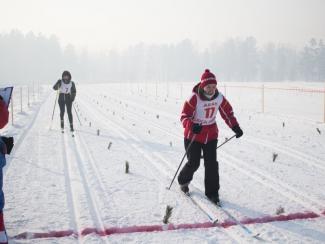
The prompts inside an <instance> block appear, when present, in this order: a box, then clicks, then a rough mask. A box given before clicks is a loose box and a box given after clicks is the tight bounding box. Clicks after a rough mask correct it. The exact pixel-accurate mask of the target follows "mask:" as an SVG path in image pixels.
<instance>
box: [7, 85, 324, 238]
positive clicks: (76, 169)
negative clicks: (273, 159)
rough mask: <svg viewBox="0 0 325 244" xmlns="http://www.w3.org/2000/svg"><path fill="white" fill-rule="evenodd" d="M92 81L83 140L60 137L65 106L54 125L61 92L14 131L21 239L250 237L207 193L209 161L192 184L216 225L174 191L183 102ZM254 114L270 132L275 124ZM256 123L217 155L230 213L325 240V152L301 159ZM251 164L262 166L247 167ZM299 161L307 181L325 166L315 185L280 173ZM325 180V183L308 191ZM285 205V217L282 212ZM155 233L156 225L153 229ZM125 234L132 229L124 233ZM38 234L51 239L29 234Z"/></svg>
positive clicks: (251, 224)
mask: <svg viewBox="0 0 325 244" xmlns="http://www.w3.org/2000/svg"><path fill="white" fill-rule="evenodd" d="M92 87H94V89H90V87H89V86H80V89H79V91H78V97H77V99H76V102H77V103H76V108H77V110H78V112H79V115H80V119H81V120H82V124H83V126H82V127H81V126H80V125H79V122H78V120H77V117H76V116H75V114H74V121H75V127H76V133H75V137H74V138H72V137H71V134H70V132H69V131H68V130H66V131H65V133H64V134H61V132H60V130H59V117H58V111H56V113H55V120H54V122H53V126H52V128H53V129H52V130H49V125H50V118H51V113H52V109H53V101H54V99H55V94H54V93H51V95H50V96H47V98H46V99H45V100H44V102H42V103H40V104H39V107H35V108H34V113H33V114H31V115H30V116H29V117H28V119H26V126H24V127H21V128H15V127H10V128H9V129H8V132H10V131H11V132H12V133H14V134H16V135H17V137H18V138H19V139H18V143H17V144H18V145H17V144H16V146H15V149H14V150H15V151H14V152H13V155H12V156H10V157H9V158H8V167H7V168H6V176H5V182H4V190H5V194H6V208H5V220H6V226H7V232H8V234H9V236H10V237H14V236H16V237H17V239H11V241H12V242H13V243H26V241H28V243H30V242H35V243H48V242H53V243H105V242H107V243H108V242H109V243H121V242H123V243H128V242H131V243H132V242H141V243H152V242H155V243H166V242H167V243H170V242H178V243H182V242H184V243H209V242H210V243H218V242H219V243H224V242H230V243H242V242H247V243H250V242H251V241H252V239H251V238H249V237H247V236H246V235H245V234H244V233H243V231H242V230H241V228H240V227H239V226H237V225H236V223H234V222H233V221H231V220H230V219H229V218H227V216H226V215H224V214H223V213H222V212H221V211H219V210H218V209H216V208H215V206H213V204H211V203H210V202H209V201H208V200H207V199H206V198H205V196H204V187H203V174H202V173H203V167H201V168H200V170H199V171H198V172H197V173H196V174H195V176H194V180H193V184H191V186H192V190H193V194H194V197H195V198H196V200H197V201H198V203H199V204H200V206H201V207H203V208H204V210H205V211H207V212H208V213H209V215H211V216H215V218H217V219H218V220H219V221H218V222H217V224H216V226H213V225H211V222H209V218H208V217H207V215H206V214H204V212H202V211H201V210H200V208H199V207H197V206H196V205H195V204H193V203H192V202H191V201H189V200H188V199H187V198H186V197H184V196H182V194H181V193H180V192H179V190H178V189H177V187H178V186H177V182H175V185H174V186H173V187H172V188H171V191H167V190H166V186H168V183H169V182H170V180H171V177H172V176H173V174H174V172H175V170H176V168H177V165H178V163H179V160H180V158H181V156H182V155H183V153H184V148H183V142H182V128H181V126H180V124H179V122H178V116H179V110H180V106H181V103H182V102H179V103H177V101H176V103H175V100H174V101H172V100H171V99H170V98H164V97H161V98H159V99H152V102H150V103H149V102H148V100H147V99H150V97H148V98H144V97H141V96H140V94H133V96H132V95H131V94H129V93H128V92H127V93H125V94H123V93H121V92H120V91H119V90H118V89H115V88H114V86H109V85H107V86H103V85H98V86H97V85H92ZM105 96H106V97H105ZM121 101H123V102H121ZM256 116H259V120H260V122H259V123H260V124H262V125H263V126H264V127H263V128H265V125H266V124H267V120H264V121H263V118H262V117H261V116H260V115H256ZM246 117H247V116H245V115H239V118H243V123H244V124H245V123H248V119H247V118H246ZM245 118H246V119H245ZM246 120H247V121H246ZM29 121H30V122H31V123H28V122H29ZM262 122H264V123H262ZM66 124H68V123H66ZM221 124H222V122H221ZM89 125H90V126H89ZM258 126H260V125H259V124H258ZM272 126H273V124H272V125H271V124H270V125H267V126H266V128H268V127H272ZM306 126H307V125H306ZM244 128H245V127H244ZM220 129H221V138H223V137H224V136H229V135H230V133H229V132H231V131H227V130H226V129H224V127H223V126H221V127H220ZM254 129H255V128H254ZM254 129H252V128H249V129H247V131H244V132H246V134H245V135H247V140H246V138H245V136H244V137H243V139H244V140H238V141H237V140H234V142H231V143H230V142H229V143H227V144H226V145H225V146H223V149H222V150H220V151H218V157H219V161H220V176H221V197H222V198H221V200H222V202H223V203H224V205H225V209H227V211H229V212H230V213H231V214H232V215H234V216H235V217H236V219H237V220H239V221H240V222H241V223H242V224H244V225H247V228H249V229H250V230H252V231H253V232H254V233H261V237H263V238H265V239H266V240H269V241H271V242H296V241H300V242H313V243H321V242H324V240H325V233H324V230H323V226H324V224H325V221H324V212H322V211H324V210H325V209H324V205H325V204H324V202H325V200H324V199H325V198H324V194H323V192H322V191H321V189H323V188H324V186H325V184H324V182H323V181H322V179H321V177H323V178H325V173H324V171H323V170H322V168H321V167H322V160H321V159H322V157H323V156H322V155H323V154H321V153H319V154H318V155H316V156H312V157H309V158H308V157H307V156H306V155H307V154H308V151H304V150H300V151H301V153H300V154H298V153H296V154H295V153H294V152H295V151H290V150H286V148H285V146H286V145H284V144H283V146H282V147H281V145H282V144H278V145H277V147H276V146H275V145H274V143H273V144H272V142H273V140H271V139H270V140H268V137H267V133H266V134H263V136H258V138H259V140H256V141H255V140H254V138H256V136H255V135H256V134H254V133H256V132H255V131H254ZM256 129H259V127H257V128H256ZM97 130H99V135H97ZM228 130H229V129H228ZM224 132H225V133H224ZM227 133H229V134H227ZM259 135H261V134H259ZM272 136H273V134H272ZM275 136H276V137H280V135H277V134H275ZM321 136H322V135H321ZM270 138H271V137H270ZM297 138H298V137H297ZM245 140H246V141H247V143H244V141H245ZM293 142H295V145H296V147H295V148H296V149H297V148H298V149H302V148H303V146H302V144H300V141H293ZM256 143H261V144H263V143H264V144H263V145H265V146H266V147H267V148H269V150H273V149H274V150H275V149H279V151H280V149H281V150H282V151H280V152H281V153H283V154H285V151H287V152H288V153H286V155H287V156H286V157H284V156H283V155H280V156H279V163H278V164H273V165H272V164H270V163H269V162H268V161H267V160H266V159H265V158H263V157H264V156H265V152H270V151H266V150H265V149H264V148H261V147H259V146H257V145H256ZM108 145H110V146H108ZM296 149H295V150H296ZM241 150H245V153H244V154H243V153H241V152H240V151H241ZM263 153H264V154H263ZM294 155H297V157H294ZM254 157H257V158H254ZM265 157H266V156H265ZM317 158H319V161H317ZM251 159H254V160H256V163H247V162H249V160H251ZM291 159H296V160H298V161H297V163H296V170H295V171H294V172H300V171H301V173H299V176H302V174H303V170H304V168H302V167H303V165H302V164H303V162H304V161H306V160H308V159H315V160H313V163H314V165H313V164H310V165H309V164H308V165H309V166H311V167H315V168H317V169H319V170H318V171H317V172H314V175H313V177H314V178H315V179H313V177H312V176H311V173H312V172H313V171H312V169H311V168H309V167H308V168H306V169H305V174H306V175H305V178H306V179H308V181H306V182H305V184H304V181H302V180H300V178H299V179H295V178H294V177H293V175H292V173H290V172H285V171H284V172H280V171H277V170H276V168H275V167H282V166H283V164H285V163H289V162H290V161H289V160H291ZM126 161H128V162H129V163H130V173H129V174H125V173H124V170H125V162H126ZM316 164H317V165H316ZM272 167H273V168H272ZM292 169H294V168H292ZM318 178H319V182H318V185H317V187H316V188H314V189H312V191H310V192H306V189H307V188H308V187H313V185H314V184H315V183H314V181H315V180H316V179H318ZM288 182H290V184H287V183H288ZM317 189H318V191H317ZM304 193H306V194H304ZM166 205H171V206H173V207H174V210H173V215H172V217H171V222H172V223H173V226H174V227H170V229H174V231H168V228H167V227H166V226H164V225H162V219H163V215H164V211H165V208H166ZM280 205H281V206H283V207H284V209H285V213H284V214H283V215H276V214H275V210H276V208H277V207H278V206H280ZM305 219H307V220H305ZM184 223H186V224H184ZM207 223H210V224H207ZM206 227H208V228H206ZM220 227H222V228H220ZM160 228H161V229H160ZM166 228H167V231H166ZM187 228H191V229H187ZM193 228H194V229H193ZM196 228H201V229H196ZM148 229H149V230H151V231H153V232H147V230H148ZM160 230H163V231H160ZM141 231H145V232H141ZM121 232H123V233H125V234H119V235H116V233H121ZM33 233H34V234H37V233H39V234H38V235H35V236H33ZM127 233H129V234H127ZM131 233H132V234H131ZM37 236H39V237H43V238H44V237H45V239H43V238H42V239H30V238H33V237H34V238H37ZM59 236H61V238H59V239H57V238H56V237H59ZM18 237H20V238H22V239H19V238H18ZM26 239H27V240H26Z"/></svg>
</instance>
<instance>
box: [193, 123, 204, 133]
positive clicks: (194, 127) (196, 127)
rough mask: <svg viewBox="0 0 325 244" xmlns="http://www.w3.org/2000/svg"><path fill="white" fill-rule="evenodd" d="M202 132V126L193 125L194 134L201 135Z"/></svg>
mask: <svg viewBox="0 0 325 244" xmlns="http://www.w3.org/2000/svg"><path fill="white" fill-rule="evenodd" d="M201 130H202V125H200V124H193V125H192V132H193V133H194V134H200V132H201Z"/></svg>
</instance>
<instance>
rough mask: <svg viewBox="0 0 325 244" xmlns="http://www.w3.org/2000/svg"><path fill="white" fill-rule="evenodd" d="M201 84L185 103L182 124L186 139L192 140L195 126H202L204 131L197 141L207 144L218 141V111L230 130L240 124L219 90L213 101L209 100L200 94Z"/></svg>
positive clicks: (194, 89)
mask: <svg viewBox="0 0 325 244" xmlns="http://www.w3.org/2000/svg"><path fill="white" fill-rule="evenodd" d="M199 84H200V83H199ZM199 84H197V85H196V86H195V87H194V88H193V93H192V95H191V97H190V99H189V100H187V101H186V102H185V103H184V106H183V110H182V114H181V122H182V124H183V127H184V137H185V138H186V139H190V140H191V139H192V138H193V136H194V133H193V132H192V126H193V124H195V123H197V124H201V125H202V131H201V132H200V133H199V134H197V135H196V137H195V141H197V142H200V143H204V144H206V143H208V142H209V141H212V140H215V139H218V126H217V123H216V115H217V112H218V111H219V112H220V115H221V117H222V118H223V119H224V121H225V122H226V124H227V125H228V126H229V127H230V128H233V127H234V126H235V125H238V122H237V120H236V118H235V116H234V113H233V111H232V107H231V105H230V103H229V102H228V100H227V99H226V98H225V97H224V96H223V95H222V94H221V93H219V92H218V90H216V92H215V95H214V96H213V97H212V98H211V99H208V98H206V97H205V96H204V95H203V94H201V93H200V92H199Z"/></svg>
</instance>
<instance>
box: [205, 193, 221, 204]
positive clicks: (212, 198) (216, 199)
mask: <svg viewBox="0 0 325 244" xmlns="http://www.w3.org/2000/svg"><path fill="white" fill-rule="evenodd" d="M207 197H208V198H209V200H210V201H211V202H213V203H214V204H216V205H218V206H221V204H220V200H219V194H218V193H217V194H213V195H211V196H207Z"/></svg>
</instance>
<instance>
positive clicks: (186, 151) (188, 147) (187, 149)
mask: <svg viewBox="0 0 325 244" xmlns="http://www.w3.org/2000/svg"><path fill="white" fill-rule="evenodd" d="M195 137H196V135H194V136H193V138H192V140H191V142H190V144H189V145H188V146H187V148H186V150H185V153H184V156H183V158H182V161H181V163H180V164H179V166H178V168H177V170H176V173H175V175H174V178H173V179H172V182H171V183H170V186H169V187H168V188H167V189H168V190H170V188H171V187H172V184H173V183H174V180H175V178H176V175H177V173H178V171H179V169H180V168H181V166H182V163H183V161H184V158H185V157H186V155H187V153H188V151H189V149H190V147H191V146H192V144H193V142H194V140H195Z"/></svg>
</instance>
